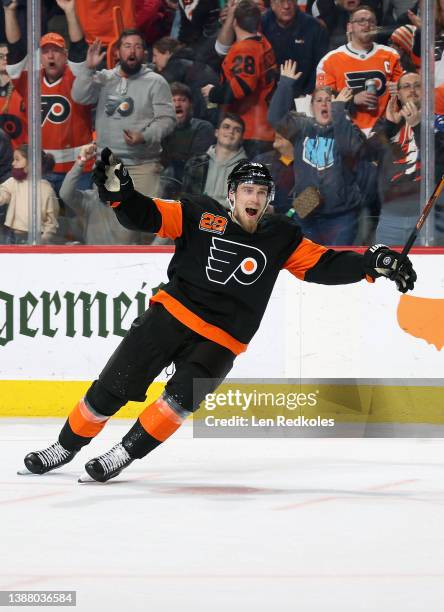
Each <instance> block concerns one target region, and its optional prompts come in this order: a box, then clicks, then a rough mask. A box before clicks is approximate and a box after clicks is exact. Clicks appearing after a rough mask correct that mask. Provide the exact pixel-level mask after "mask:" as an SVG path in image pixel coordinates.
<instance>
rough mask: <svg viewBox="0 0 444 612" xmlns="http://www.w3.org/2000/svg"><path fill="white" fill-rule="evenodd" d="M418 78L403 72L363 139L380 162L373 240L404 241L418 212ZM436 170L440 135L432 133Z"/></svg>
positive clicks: (443, 146)
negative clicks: (378, 210)
mask: <svg viewBox="0 0 444 612" xmlns="http://www.w3.org/2000/svg"><path fill="white" fill-rule="evenodd" d="M420 132H421V77H420V75H419V74H416V73H414V72H408V73H407V74H404V75H403V76H402V77H401V78H400V79H399V81H398V83H397V91H396V92H395V93H394V94H393V95H392V96H391V97H390V101H389V103H388V105H387V110H386V113H385V118H382V119H380V120H379V121H378V123H377V124H376V125H375V129H374V132H373V133H372V135H371V137H370V138H369V140H368V141H367V144H366V149H367V153H368V157H369V158H370V159H371V160H375V161H377V162H378V193H379V197H380V200H381V205H382V206H381V215H380V218H379V223H378V226H377V229H376V241H377V242H380V241H384V242H385V243H386V244H389V245H403V244H405V242H406V240H407V238H408V236H409V235H410V233H411V231H412V229H413V227H414V225H415V223H416V220H417V217H418V214H419V210H420V200H419V194H420V184H421V163H420V159H421V155H420ZM435 155H436V163H435V172H436V176H437V177H439V176H441V174H442V173H443V170H444V133H443V132H437V133H436V134H435Z"/></svg>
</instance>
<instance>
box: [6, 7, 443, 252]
mask: <svg viewBox="0 0 444 612" xmlns="http://www.w3.org/2000/svg"><path fill="white" fill-rule="evenodd" d="M364 1H365V4H364ZM2 4H3V6H2V7H1V8H0V243H2V244H5V243H6V244H25V243H26V242H27V240H28V229H29V225H28V183H29V181H28V147H27V143H28V127H29V126H28V123H27V121H28V120H27V110H28V104H29V100H28V94H27V91H28V90H27V83H28V71H27V46H26V40H27V38H26V12H27V6H26V5H27V3H26V2H23V1H22V0H12V1H9V0H8V1H7V2H3V3H2ZM441 4H443V6H444V2H443V0H436V42H435V57H436V70H435V76H436V84H437V90H436V101H437V108H436V121H435V152H436V155H435V158H436V164H435V165H436V168H435V170H436V175H437V176H439V175H441V174H442V173H443V170H444V127H443V126H444V120H443V117H444V103H443V102H442V101H443V100H444V59H443V50H444V34H443V28H444V17H442V15H443V14H444V11H443V10H442V9H441ZM420 39H421V17H420V12H419V9H418V2H416V1H415V0H391V2H382V0H368V1H366V0H363V1H362V2H361V0H308V2H307V5H306V6H305V5H304V6H301V5H299V4H298V0H94V1H92V0H45V1H44V2H42V38H41V42H40V48H41V54H40V57H41V82H40V86H41V138H42V149H43V150H42V179H41V184H40V194H41V195H40V207H41V223H40V225H41V240H42V242H43V243H45V244H150V243H152V241H153V239H154V237H153V236H152V235H150V234H145V235H144V234H143V233H140V232H133V231H130V230H127V229H125V228H122V227H121V226H120V225H119V224H118V222H117V221H116V218H115V216H114V213H113V211H112V209H111V208H107V207H106V206H104V205H103V204H101V203H100V200H99V198H98V195H97V191H96V189H95V186H94V185H93V184H92V180H91V170H92V167H93V164H94V161H95V159H96V156H97V155H99V154H100V151H101V150H102V149H103V148H104V147H109V148H110V149H112V150H113V152H114V153H115V154H116V156H118V157H119V158H121V159H122V160H123V161H124V163H125V164H126V165H127V167H128V170H129V173H130V175H131V177H132V179H133V181H134V183H135V186H136V189H137V190H138V191H140V192H141V193H144V194H146V195H150V196H153V197H160V198H167V199H170V198H180V196H181V194H184V193H188V194H196V195H197V194H202V193H205V194H207V195H209V196H211V197H213V198H214V199H216V200H217V201H218V202H219V203H220V204H221V205H222V206H224V207H227V203H226V179H227V176H228V175H229V173H230V171H231V169H232V167H233V166H234V165H235V164H236V163H237V162H238V161H239V160H241V159H250V160H254V161H259V162H261V163H264V164H266V165H267V167H268V168H269V170H270V172H271V174H272V176H273V178H274V180H275V182H276V196H275V200H274V202H273V203H272V204H271V205H270V206H269V210H268V211H267V214H286V215H287V216H288V217H289V218H291V219H292V221H293V222H294V223H297V224H299V225H300V226H301V227H302V229H303V231H304V233H305V234H306V235H307V237H309V238H311V239H313V240H315V241H316V242H320V243H322V244H326V245H353V244H367V243H370V242H372V241H373V240H375V239H376V241H378V242H385V243H386V244H388V245H390V246H396V245H402V244H403V243H404V242H405V240H406V237H407V236H408V234H409V232H410V231H411V229H412V228H413V226H414V222H415V219H416V217H417V214H418V212H419V208H420V180H421V157H420V122H421V77H420V69H421V52H420ZM443 210H444V207H443V206H442V205H441V204H440V203H438V207H437V211H438V214H437V216H436V236H437V241H436V243H437V244H441V242H442V237H444V222H443V221H442V219H443V218H444V213H443V212H442V211H443ZM440 237H441V238H440Z"/></svg>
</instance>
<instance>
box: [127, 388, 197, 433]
mask: <svg viewBox="0 0 444 612" xmlns="http://www.w3.org/2000/svg"><path fill="white" fill-rule="evenodd" d="M183 413H184V415H180V414H179V413H178V412H176V410H173V408H171V406H169V404H168V403H167V402H166V401H165V400H164V399H163V397H159V398H158V399H157V400H156V401H155V402H153V403H152V404H150V405H149V406H147V407H146V408H145V410H144V411H143V412H142V414H140V415H139V421H140V424H141V425H142V427H143V428H144V430H145V431H146V432H147V433H149V434H150V436H152V437H153V438H155V439H156V440H159V442H164V440H166V439H167V438H169V437H170V436H171V435H172V434H173V433H174V432H175V431H176V429H179V427H180V426H181V425H182V423H183V421H184V420H185V418H186V417H187V416H188V414H189V412H188V411H186V410H183Z"/></svg>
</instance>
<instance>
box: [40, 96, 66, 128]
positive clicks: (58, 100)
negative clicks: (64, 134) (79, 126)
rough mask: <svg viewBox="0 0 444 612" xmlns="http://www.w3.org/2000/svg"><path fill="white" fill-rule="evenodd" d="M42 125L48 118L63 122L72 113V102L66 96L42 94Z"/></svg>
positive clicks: (55, 121)
mask: <svg viewBox="0 0 444 612" xmlns="http://www.w3.org/2000/svg"><path fill="white" fill-rule="evenodd" d="M41 106H42V125H43V124H44V123H45V122H46V120H48V121H50V122H51V123H63V122H64V121H66V120H67V119H68V117H69V116H70V115H71V103H70V101H69V100H68V98H67V97H66V96H60V95H56V94H54V95H51V96H47V95H42V96H41Z"/></svg>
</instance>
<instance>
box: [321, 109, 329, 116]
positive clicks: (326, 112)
mask: <svg viewBox="0 0 444 612" xmlns="http://www.w3.org/2000/svg"><path fill="white" fill-rule="evenodd" d="M321 117H322V118H323V119H328V110H327V109H326V108H323V109H322V110H321Z"/></svg>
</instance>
